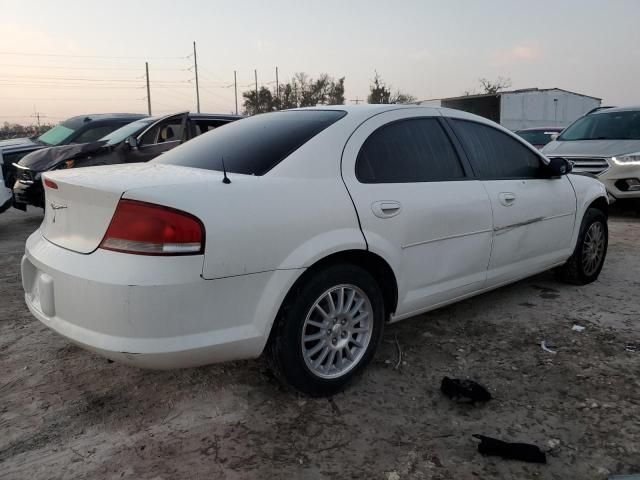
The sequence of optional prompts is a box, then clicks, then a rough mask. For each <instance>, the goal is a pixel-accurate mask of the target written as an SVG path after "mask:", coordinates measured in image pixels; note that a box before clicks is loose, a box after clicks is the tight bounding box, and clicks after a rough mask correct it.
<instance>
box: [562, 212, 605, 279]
mask: <svg viewBox="0 0 640 480" xmlns="http://www.w3.org/2000/svg"><path fill="white" fill-rule="evenodd" d="M608 243H609V229H608V227H607V217H606V215H605V214H604V213H603V212H602V210H598V209H597V208H589V209H588V210H587V211H586V213H585V215H584V217H583V219H582V225H581V226H580V234H579V235H578V241H577V242H576V248H575V250H574V251H573V255H571V257H570V258H569V260H567V263H565V264H564V265H563V266H562V267H559V268H558V269H557V270H556V273H557V277H558V279H559V280H562V281H563V282H566V283H571V284H573V285H586V284H587V283H591V282H594V281H595V280H596V279H597V278H598V275H600V271H601V270H602V266H603V265H604V260H605V257H606V255H607V247H608Z"/></svg>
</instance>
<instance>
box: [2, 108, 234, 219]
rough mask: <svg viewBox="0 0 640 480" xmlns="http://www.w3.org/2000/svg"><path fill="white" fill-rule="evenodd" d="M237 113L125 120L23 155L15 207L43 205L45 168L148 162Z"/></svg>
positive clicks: (180, 114)
mask: <svg viewBox="0 0 640 480" xmlns="http://www.w3.org/2000/svg"><path fill="white" fill-rule="evenodd" d="M239 118H242V117H240V116H237V115H218V114H205V113H202V114H201V113H198V114H191V113H188V112H183V113H178V114H172V115H165V116H162V117H147V118H142V119H140V120H137V121H135V122H132V123H129V124H127V125H125V126H123V127H121V128H119V129H118V130H115V131H113V132H111V133H109V134H108V135H107V136H105V137H103V138H101V139H99V140H98V141H96V142H90V143H77V144H73V145H62V146H59V147H51V148H47V149H43V150H38V151H35V152H32V153H29V154H28V155H25V156H24V157H23V158H22V160H20V161H19V162H18V163H16V164H15V165H14V166H15V167H16V182H15V184H14V186H13V193H14V197H15V204H14V205H15V207H16V208H19V209H22V210H26V208H27V204H29V205H33V206H36V207H44V190H43V187H42V182H41V181H40V176H41V174H42V173H43V172H46V171H49V170H61V169H69V168H76V167H90V166H94V165H112V164H118V163H135V162H146V161H149V160H151V159H153V158H155V157H157V156H158V155H160V154H161V153H164V152H166V151H168V150H170V149H172V148H174V147H177V146H178V145H180V144H181V143H183V142H185V141H187V140H189V139H191V138H193V137H195V136H197V135H200V134H201V133H205V132H208V131H210V130H213V129H214V128H217V127H219V126H222V125H226V124H227V123H229V122H232V121H234V120H237V119H239Z"/></svg>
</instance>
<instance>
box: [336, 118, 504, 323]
mask: <svg viewBox="0 0 640 480" xmlns="http://www.w3.org/2000/svg"><path fill="white" fill-rule="evenodd" d="M424 111H425V110H424V109H419V110H418V111H413V112H415V113H410V112H411V111H408V110H406V109H403V110H401V111H393V112H388V113H385V114H381V115H376V116H375V117H373V118H372V119H370V120H369V121H367V122H365V123H364V124H363V125H361V126H360V127H359V128H358V130H356V132H355V133H354V134H353V135H352V137H351V138H350V140H349V142H348V143H347V145H346V147H345V151H344V155H343V163H342V169H343V177H344V179H345V182H346V185H347V188H348V189H349V192H350V193H351V195H352V197H353V200H354V202H355V205H356V209H357V211H358V215H359V218H360V222H361V225H362V230H363V233H364V235H365V238H366V239H367V243H368V245H369V248H370V249H371V250H372V251H373V252H375V253H378V254H380V255H381V256H383V258H385V259H387V261H389V262H390V264H391V266H392V268H393V269H394V270H395V272H396V275H397V279H398V289H399V295H398V308H397V311H396V315H395V318H396V319H399V318H402V317H404V316H409V315H411V314H414V313H416V312H418V311H420V310H425V309H427V308H431V307H433V306H436V305H438V304H440V303H443V302H446V301H449V300H452V299H454V298H456V297H459V296H462V295H465V294H468V293H470V292H473V291H476V290H479V289H481V288H482V287H483V286H484V282H485V278H486V269H487V264H488V263H489V256H490V253H491V236H492V217H491V206H490V203H489V199H488V196H487V194H486V192H485V190H484V188H483V187H482V185H481V183H480V182H478V181H474V180H472V179H470V178H469V174H470V169H469V167H468V165H467V164H466V163H464V162H466V160H465V159H461V158H459V156H458V155H457V152H456V150H455V148H454V145H453V143H452V139H451V138H450V136H449V135H448V133H447V131H446V130H445V129H444V128H443V125H442V124H441V120H440V119H439V114H438V112H437V111H436V110H433V114H432V115H433V116H431V117H425V113H424Z"/></svg>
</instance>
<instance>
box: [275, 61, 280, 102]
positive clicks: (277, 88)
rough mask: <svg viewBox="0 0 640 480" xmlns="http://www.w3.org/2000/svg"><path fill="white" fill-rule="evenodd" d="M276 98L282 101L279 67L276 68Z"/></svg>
mask: <svg viewBox="0 0 640 480" xmlns="http://www.w3.org/2000/svg"><path fill="white" fill-rule="evenodd" d="M276 98H277V99H278V100H280V83H279V82H278V67H276Z"/></svg>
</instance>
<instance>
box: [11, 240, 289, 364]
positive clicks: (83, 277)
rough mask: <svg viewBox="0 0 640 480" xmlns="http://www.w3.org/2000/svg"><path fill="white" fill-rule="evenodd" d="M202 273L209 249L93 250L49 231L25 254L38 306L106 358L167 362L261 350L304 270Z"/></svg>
mask: <svg viewBox="0 0 640 480" xmlns="http://www.w3.org/2000/svg"><path fill="white" fill-rule="evenodd" d="M165 260H166V262H165ZM201 271H202V257H200V256H193V257H167V258H163V259H160V258H157V257H146V256H136V255H126V254H120V253H115V252H108V251H102V250H97V251H96V252H94V253H92V254H90V255H83V254H79V253H74V252H70V251H68V250H65V249H63V248H60V247H57V246H56V245H54V244H52V243H50V242H48V241H47V240H46V239H44V238H43V237H42V236H41V234H40V231H36V232H35V233H34V234H32V235H31V237H29V239H28V240H27V246H26V253H25V256H24V257H23V259H22V282H23V288H24V291H25V301H26V303H27V306H28V307H29V310H30V311H31V313H32V314H33V315H34V316H35V317H36V318H37V319H38V320H40V321H41V322H42V323H44V324H45V325H46V326H48V327H49V328H51V329H52V330H55V331H56V332H58V333H59V334H61V335H63V336H65V337H67V338H68V339H69V340H71V341H72V342H73V343H75V344H78V345H80V346H81V347H84V348H86V349H88V350H91V351H94V352H96V353H98V354H100V355H102V356H105V357H107V358H110V359H113V360H115V361H119V362H123V363H126V364H129V365H133V366H138V367H143V368H157V369H171V368H182V367H193V366H199V365H206V364H209V363H215V362H222V361H228V360H237V359H245V358H254V357H257V356H259V355H260V354H261V353H262V350H263V348H264V346H265V344H266V341H267V338H268V336H269V331H270V327H271V323H272V322H273V319H274V318H275V315H276V313H277V309H278V308H279V306H280V302H281V301H282V299H283V298H284V294H286V292H287V291H288V289H289V287H290V285H291V284H293V281H295V278H297V275H298V274H299V273H298V272H297V271H291V270H289V271H273V272H264V273H257V274H250V275H243V276H239V277H230V278H225V279H219V280H203V279H202V278H201V276H200V273H201ZM282 291H284V294H281V292H282Z"/></svg>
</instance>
